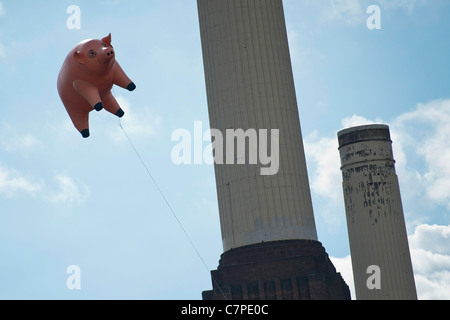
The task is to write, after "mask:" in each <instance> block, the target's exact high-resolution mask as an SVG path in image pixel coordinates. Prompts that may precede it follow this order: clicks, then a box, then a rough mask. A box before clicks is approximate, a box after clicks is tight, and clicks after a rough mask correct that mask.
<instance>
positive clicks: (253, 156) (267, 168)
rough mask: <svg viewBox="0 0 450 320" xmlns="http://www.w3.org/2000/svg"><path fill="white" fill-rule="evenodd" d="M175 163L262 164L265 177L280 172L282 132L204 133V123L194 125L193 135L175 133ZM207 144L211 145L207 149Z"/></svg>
mask: <svg viewBox="0 0 450 320" xmlns="http://www.w3.org/2000/svg"><path fill="white" fill-rule="evenodd" d="M171 140H172V142H178V144H177V145H175V146H174V147H173V149H172V154H171V158H172V162H173V163H174V164H176V165H182V164H185V165H187V164H209V165H212V164H214V163H215V164H218V165H223V164H237V165H244V164H249V165H257V164H260V165H261V169H260V174H261V175H262V176H272V175H276V174H277V173H278V170H279V167H280V141H279V140H280V130H279V129H271V130H270V143H269V130H267V129H260V130H256V129H247V130H244V129H227V130H225V132H224V133H223V132H222V131H220V130H218V129H208V130H206V131H203V124H202V121H195V122H194V135H193V136H192V135H191V132H190V131H189V130H187V129H177V130H175V131H174V132H173V133H172V137H171ZM205 143H208V145H206V146H204V144H205Z"/></svg>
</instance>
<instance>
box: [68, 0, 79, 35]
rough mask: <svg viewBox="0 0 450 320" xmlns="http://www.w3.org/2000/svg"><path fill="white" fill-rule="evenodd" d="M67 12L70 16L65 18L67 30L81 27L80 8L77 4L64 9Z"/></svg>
mask: <svg viewBox="0 0 450 320" xmlns="http://www.w3.org/2000/svg"><path fill="white" fill-rule="evenodd" d="M66 12H67V14H69V15H70V16H69V17H68V18H67V20H66V26H67V29H69V30H79V29H81V9H80V7H79V6H77V5H74V4H72V5H70V6H68V7H67V10H66Z"/></svg>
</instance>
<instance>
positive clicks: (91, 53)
mask: <svg viewBox="0 0 450 320" xmlns="http://www.w3.org/2000/svg"><path fill="white" fill-rule="evenodd" d="M96 55H97V52H95V51H94V50H91V51H89V52H88V57H89V58H95V56H96Z"/></svg>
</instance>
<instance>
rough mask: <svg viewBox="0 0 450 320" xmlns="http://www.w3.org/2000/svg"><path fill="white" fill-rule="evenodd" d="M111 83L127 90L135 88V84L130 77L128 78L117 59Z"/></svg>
mask: <svg viewBox="0 0 450 320" xmlns="http://www.w3.org/2000/svg"><path fill="white" fill-rule="evenodd" d="M113 83H114V84H115V85H117V86H119V87H121V88H124V89H127V90H128V91H133V90H134V89H136V85H135V84H134V83H133V81H131V80H130V78H128V76H127V75H126V74H125V72H124V71H123V70H122V68H121V67H120V65H119V63H118V62H117V61H116V65H115V66H114V78H113Z"/></svg>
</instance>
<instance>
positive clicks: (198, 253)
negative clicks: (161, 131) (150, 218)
mask: <svg viewBox="0 0 450 320" xmlns="http://www.w3.org/2000/svg"><path fill="white" fill-rule="evenodd" d="M119 126H120V128H121V129H122V131H123V133H124V135H125V137H126V138H127V140H128V142H129V143H130V145H131V147H132V148H133V150H134V152H135V153H136V155H137V157H138V158H139V160H140V162H141V163H142V166H143V167H144V169H145V171H147V174H148V176H149V177H150V179H151V180H152V181H153V184H154V185H155V186H156V189H158V192H159V194H160V195H161V197H162V198H163V199H164V202H165V203H166V205H167V207H168V208H169V210H170V212H172V215H173V217H174V218H175V220H176V221H177V223H178V225H179V226H180V228H181V230H183V233H184V235H185V236H186V238H187V239H188V240H189V243H190V244H191V246H192V248H193V249H194V250H195V252H196V253H197V256H198V257H199V258H200V260H201V261H202V263H203V266H204V267H205V268H206V270H207V271H208V273H209V272H210V269H209V267H208V265H207V264H206V262H205V260H204V259H203V257H202V255H201V254H200V252H199V251H198V250H197V247H196V246H195V244H194V242H193V241H192V239H191V237H189V234H188V233H187V231H186V229H185V228H184V227H183V224H182V223H181V221H180V219H178V216H177V215H176V213H175V211H174V210H173V209H172V206H171V205H170V203H169V201H168V200H167V198H166V196H165V195H164V193H163V192H162V190H161V188H160V187H159V185H158V183H157V182H156V180H155V178H154V177H153V175H152V174H151V172H150V170H149V169H148V167H147V165H146V164H145V162H144V160H143V159H142V157H141V155H140V154H139V152H138V151H137V149H136V147H135V146H134V143H133V142H132V141H131V139H130V137H129V136H128V134H127V132H126V131H125V129H124V128H123V126H122V122H120V124H119ZM211 278H212V279H213V281H214V283H215V284H216V285H217V287H218V288H219V290H220V292H221V294H222V295H223V297H224V298H225V299H226V300H228V299H227V297H226V296H225V293H224V292H223V291H222V288H221V287H220V286H219V284H218V283H217V281H216V279H214V276H212V277H211Z"/></svg>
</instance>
